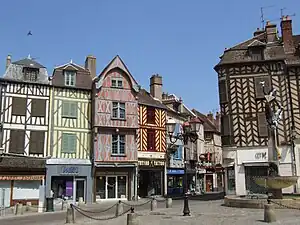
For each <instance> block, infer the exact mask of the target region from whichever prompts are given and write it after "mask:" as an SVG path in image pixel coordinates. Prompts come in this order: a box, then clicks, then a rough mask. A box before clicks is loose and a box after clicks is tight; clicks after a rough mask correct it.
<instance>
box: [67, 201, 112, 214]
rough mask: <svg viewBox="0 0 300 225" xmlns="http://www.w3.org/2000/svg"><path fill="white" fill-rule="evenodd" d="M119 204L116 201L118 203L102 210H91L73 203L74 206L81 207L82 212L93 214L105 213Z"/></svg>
mask: <svg viewBox="0 0 300 225" xmlns="http://www.w3.org/2000/svg"><path fill="white" fill-rule="evenodd" d="M117 204H118V203H116V204H114V205H112V206H110V207H108V208H107V209H104V210H101V211H89V210H86V209H82V208H79V207H77V206H75V205H73V204H72V205H73V206H74V207H77V208H79V209H80V210H81V211H82V212H84V213H91V214H93V213H104V212H107V211H109V210H110V209H112V208H114V207H115V206H116V205H117Z"/></svg>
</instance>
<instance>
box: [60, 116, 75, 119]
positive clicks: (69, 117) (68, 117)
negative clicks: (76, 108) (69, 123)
mask: <svg viewBox="0 0 300 225" xmlns="http://www.w3.org/2000/svg"><path fill="white" fill-rule="evenodd" d="M62 118H64V119H77V117H72V116H62Z"/></svg>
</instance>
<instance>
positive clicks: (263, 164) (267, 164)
mask: <svg viewBox="0 0 300 225" xmlns="http://www.w3.org/2000/svg"><path fill="white" fill-rule="evenodd" d="M243 164H244V166H262V167H263V166H266V167H268V166H269V163H267V162H257V163H243Z"/></svg>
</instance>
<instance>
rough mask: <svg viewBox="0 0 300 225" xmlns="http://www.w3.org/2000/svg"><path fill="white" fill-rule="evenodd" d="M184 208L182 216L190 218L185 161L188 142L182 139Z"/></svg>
mask: <svg viewBox="0 0 300 225" xmlns="http://www.w3.org/2000/svg"><path fill="white" fill-rule="evenodd" d="M184 139H185V140H184V206H183V216H190V209H189V197H188V194H187V193H188V183H187V180H188V179H187V160H186V158H187V157H186V155H187V154H186V149H187V145H188V140H187V139H186V138H184Z"/></svg>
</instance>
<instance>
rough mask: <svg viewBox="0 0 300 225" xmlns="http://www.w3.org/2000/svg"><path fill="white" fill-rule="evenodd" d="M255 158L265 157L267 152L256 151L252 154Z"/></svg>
mask: <svg viewBox="0 0 300 225" xmlns="http://www.w3.org/2000/svg"><path fill="white" fill-rule="evenodd" d="M254 157H255V158H256V159H267V153H266V152H258V153H256V154H255V156H254Z"/></svg>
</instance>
